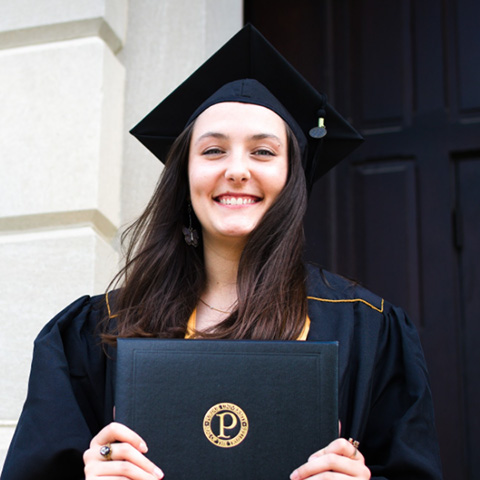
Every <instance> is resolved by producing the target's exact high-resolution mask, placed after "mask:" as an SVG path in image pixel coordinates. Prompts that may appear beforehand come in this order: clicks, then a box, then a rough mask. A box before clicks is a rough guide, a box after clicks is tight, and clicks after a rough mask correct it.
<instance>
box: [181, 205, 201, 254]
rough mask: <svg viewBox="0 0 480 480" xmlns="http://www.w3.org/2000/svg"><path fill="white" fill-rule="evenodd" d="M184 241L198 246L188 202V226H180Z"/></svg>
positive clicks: (190, 207)
mask: <svg viewBox="0 0 480 480" xmlns="http://www.w3.org/2000/svg"><path fill="white" fill-rule="evenodd" d="M182 233H183V235H184V236H185V243H186V244H187V245H189V246H194V247H198V232H197V231H196V230H195V229H194V228H193V226H192V204H191V202H188V227H183V228H182Z"/></svg>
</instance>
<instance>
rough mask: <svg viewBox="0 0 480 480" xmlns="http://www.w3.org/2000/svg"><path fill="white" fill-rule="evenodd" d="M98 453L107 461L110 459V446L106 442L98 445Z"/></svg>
mask: <svg viewBox="0 0 480 480" xmlns="http://www.w3.org/2000/svg"><path fill="white" fill-rule="evenodd" d="M100 455H101V456H102V457H103V458H104V459H105V460H106V461H107V462H108V461H110V460H111V459H112V446H111V445H110V444H109V443H107V444H106V445H103V446H102V447H100Z"/></svg>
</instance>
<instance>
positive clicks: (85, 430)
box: [1, 267, 442, 480]
mask: <svg viewBox="0 0 480 480" xmlns="http://www.w3.org/2000/svg"><path fill="white" fill-rule="evenodd" d="M308 295H309V301H308V302H309V316H310V319H311V327H310V332H309V335H308V340H321V341H332V340H337V341H338V342H339V415H340V420H341V425H342V436H343V437H346V438H349V437H353V438H355V439H357V440H359V441H360V449H361V451H362V453H363V455H364V456H365V458H366V463H367V466H368V467H369V468H370V469H371V471H372V478H374V479H389V480H393V479H408V480H415V479H422V480H428V479H436V480H437V479H441V478H442V475H441V467H440V460H439V452H438V444H437V439H436V433H435V426H434V418H433V407H432V399H431V394H430V388H429V385H428V377H427V371H426V367H425V361H424V357H423V353H422V349H421V346H420V342H419V339H418V336H417V333H416V331H415V328H414V326H413V325H412V323H411V322H410V321H409V320H408V318H406V316H405V314H404V312H403V311H402V310H401V309H399V308H396V307H393V306H392V305H390V304H388V303H387V302H385V301H383V300H382V299H380V298H378V297H376V296H375V295H373V294H372V293H370V292H368V291H367V290H365V289H363V288H361V287H359V286H356V285H353V284H352V283H351V282H348V281H346V280H344V279H342V278H340V277H338V276H335V275H333V274H330V273H327V272H320V271H319V270H318V269H316V268H313V267H309V278H308ZM105 315H106V308H105V301H104V297H103V296H97V297H88V296H85V297H82V298H80V299H78V300H77V301H76V302H74V303H73V304H71V305H70V306H69V307H67V308H66V309H65V310H63V311H62V312H61V313H60V314H58V315H57V316H56V317H55V318H54V319H53V320H52V321H51V322H50V323H48V324H47V325H46V326H45V327H44V329H43V330H42V331H41V332H40V334H39V336H38V338H37V339H36V341H35V349H34V356H33V362H32V370H31V374H30V381H29V387H28V396H27V400H26V402H25V406H24V409H23V412H22V415H21V417H20V420H19V423H18V427H17V429H16V432H15V435H14V437H13V440H12V443H11V445H10V449H9V451H8V454H7V458H6V461H5V465H4V469H3V472H2V476H1V480H30V479H32V480H33V479H35V480H47V479H48V480H56V479H59V480H60V479H62V480H66V479H72V480H73V479H82V478H84V474H83V461H82V454H83V452H84V451H85V450H86V449H87V448H88V445H89V443H90V440H91V438H92V437H93V436H94V435H95V434H96V433H97V432H98V431H99V430H100V429H101V428H102V427H103V426H105V425H107V424H108V423H110V422H111V421H112V419H113V418H112V417H113V393H112V385H111V383H112V382H111V378H112V375H110V374H109V372H108V370H109V369H110V368H111V365H112V362H111V361H107V356H106V355H105V353H104V351H103V349H102V346H101V345H100V342H99V338H98V335H97V325H98V322H99V321H100V319H101V318H103V317H104V316H105ZM312 453H313V452H312Z"/></svg>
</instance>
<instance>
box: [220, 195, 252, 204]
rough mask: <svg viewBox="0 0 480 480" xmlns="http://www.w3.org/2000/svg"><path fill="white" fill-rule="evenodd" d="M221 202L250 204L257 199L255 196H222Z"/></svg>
mask: <svg viewBox="0 0 480 480" xmlns="http://www.w3.org/2000/svg"><path fill="white" fill-rule="evenodd" d="M219 202H220V203H221V204H223V205H248V204H250V203H255V202H256V200H255V199H253V198H240V197H226V198H220V200H219Z"/></svg>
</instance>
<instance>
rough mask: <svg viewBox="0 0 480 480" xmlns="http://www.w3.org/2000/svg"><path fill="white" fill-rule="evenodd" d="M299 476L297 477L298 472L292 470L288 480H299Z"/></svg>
mask: <svg viewBox="0 0 480 480" xmlns="http://www.w3.org/2000/svg"><path fill="white" fill-rule="evenodd" d="M299 478H300V476H299V475H298V472H297V471H296V470H294V471H293V472H292V474H291V475H290V480H299Z"/></svg>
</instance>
